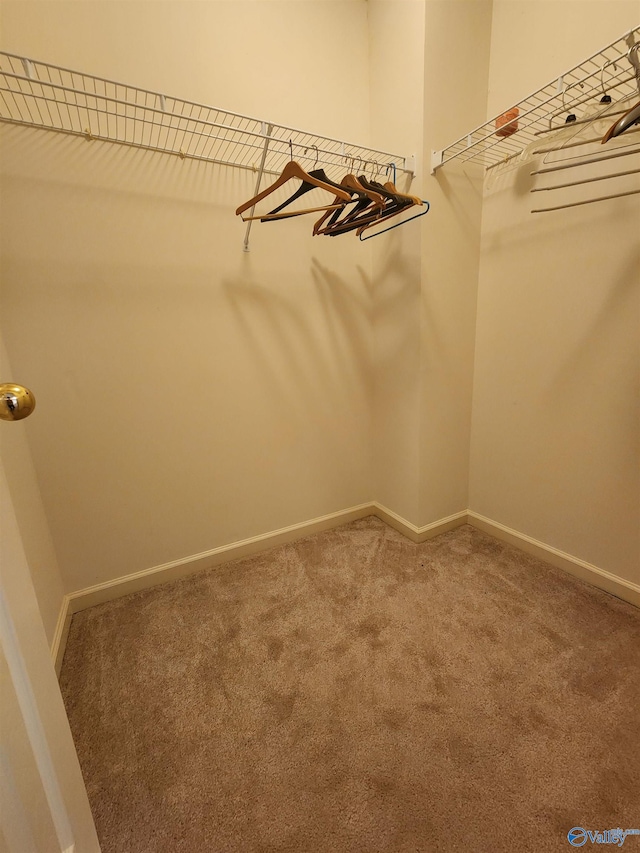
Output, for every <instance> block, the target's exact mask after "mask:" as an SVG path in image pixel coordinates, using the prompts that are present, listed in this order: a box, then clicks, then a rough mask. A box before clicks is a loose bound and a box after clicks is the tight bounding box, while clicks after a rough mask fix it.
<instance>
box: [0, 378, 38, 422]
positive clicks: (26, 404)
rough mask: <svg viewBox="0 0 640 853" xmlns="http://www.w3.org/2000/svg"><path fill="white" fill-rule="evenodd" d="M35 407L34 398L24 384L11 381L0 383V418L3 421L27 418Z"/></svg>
mask: <svg viewBox="0 0 640 853" xmlns="http://www.w3.org/2000/svg"><path fill="white" fill-rule="evenodd" d="M35 407H36V398H35V397H34V396H33V394H32V393H31V391H29V389H28V388H25V387H24V385H15V384H14V383H13V382H3V383H2V384H0V418H2V420H3V421H21V420H22V418H28V417H29V415H30V414H31V412H32V411H33V410H34V409H35Z"/></svg>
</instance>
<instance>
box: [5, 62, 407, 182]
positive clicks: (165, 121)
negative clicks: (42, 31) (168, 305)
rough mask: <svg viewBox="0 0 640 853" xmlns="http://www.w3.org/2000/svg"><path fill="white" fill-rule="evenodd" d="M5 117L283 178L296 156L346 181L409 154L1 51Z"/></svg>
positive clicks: (402, 162)
mask: <svg viewBox="0 0 640 853" xmlns="http://www.w3.org/2000/svg"><path fill="white" fill-rule="evenodd" d="M0 121H4V122H10V123H14V124H21V125H28V126H30V127H37V128H44V129H47V130H55V131H59V132H62V133H69V134H74V135H76V136H83V137H85V138H86V139H90V140H91V139H99V140H103V141H108V142H117V143H120V144H123V145H130V146H133V147H136V148H144V149H147V150H152V151H161V152H164V153H167V154H175V155H178V156H179V157H183V158H192V159H196V160H204V161H206V162H209V163H217V164H220V165H224V166H235V167H238V168H241V169H250V170H252V171H256V172H257V171H259V170H260V167H261V165H262V167H263V168H262V172H263V173H266V174H272V175H279V174H280V173H281V172H282V169H283V168H284V166H285V164H286V163H287V161H288V160H290V159H295V160H297V161H298V162H300V164H301V165H302V166H303V167H310V166H313V164H316V163H317V164H318V166H322V167H323V168H324V169H325V171H326V173H327V175H329V177H331V178H333V179H334V180H335V179H340V178H341V177H342V176H343V175H344V171H345V166H349V164H351V165H353V164H356V167H357V166H358V164H360V165H364V164H367V165H368V166H369V167H370V168H371V167H373V166H374V165H375V166H377V167H378V168H379V169H380V170H381V171H382V170H383V169H384V168H385V167H387V168H389V167H390V166H391V165H393V166H394V168H395V169H396V170H397V171H399V172H404V173H407V174H413V171H414V169H413V165H412V160H411V159H410V158H405V157H403V156H401V155H398V154H393V153H391V152H388V151H380V150H378V149H374V148H369V147H366V146H362V145H355V144H352V143H347V142H345V141H342V140H337V139H331V138H329V137H325V136H318V135H316V134H314V133H309V132H307V131H303V130H296V129H294V128H290V127H285V126H283V125H277V124H275V123H272V122H267V121H261V120H260V119H255V118H250V117H248V116H244V115H239V114H237V113H231V112H228V111H227V110H221V109H216V108H215V107H210V106H206V105H204V104H198V103H195V102H192V101H186V100H184V99H182V98H176V97H173V96H170V95H165V94H162V93H160V92H152V91H149V90H146V89H140V88H137V87H135V86H131V85H128V84H126V83H117V82H115V81H113V80H107V79H105V78H102V77H95V76H93V75H90V74H85V73H83V72H81V71H73V70H71V69H69V68H63V67H61V66H57V65H50V64H48V63H46V62H39V61H37V60H33V59H28V58H26V57H23V56H18V55H16V54H12V53H7V52H5V51H0Z"/></svg>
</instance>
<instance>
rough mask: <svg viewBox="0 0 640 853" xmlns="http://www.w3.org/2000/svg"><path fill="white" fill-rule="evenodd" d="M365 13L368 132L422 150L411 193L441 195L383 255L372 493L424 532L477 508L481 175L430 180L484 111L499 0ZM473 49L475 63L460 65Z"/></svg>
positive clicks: (380, 5)
mask: <svg viewBox="0 0 640 853" xmlns="http://www.w3.org/2000/svg"><path fill="white" fill-rule="evenodd" d="M369 9H370V13H369V14H370V21H371V22H372V54H371V65H372V78H371V80H372V83H371V92H372V106H371V110H372V130H374V131H375V136H376V138H378V137H379V136H380V137H381V138H382V139H383V140H384V139H387V140H388V142H387V143H386V144H388V145H392V146H395V149H398V146H402V144H404V145H405V146H406V145H407V143H408V144H409V145H411V146H413V148H410V149H409V150H411V151H414V152H415V153H416V155H417V167H418V168H417V177H416V179H415V180H414V181H413V183H412V185H411V189H410V191H411V192H412V193H413V194H418V195H420V196H421V198H424V199H427V200H428V201H429V202H430V203H431V210H430V212H429V213H428V214H427V215H426V216H425V217H424V218H422V219H420V220H418V221H416V222H414V223H411V224H410V225H407V226H406V227H404V228H402V229H398V230H396V231H393V232H391V233H390V234H388V235H385V236H384V237H382V238H380V239H379V240H376V241H375V246H374V256H373V257H374V282H375V291H374V300H375V301H374V304H375V319H374V331H375V355H376V360H375V396H374V418H373V420H374V448H375V462H374V476H375V497H376V499H377V500H378V501H379V502H380V503H382V504H383V505H385V506H387V507H388V508H390V509H392V510H394V511H395V512H397V513H399V514H400V515H401V516H403V517H404V518H406V519H407V520H408V521H410V522H412V523H413V524H414V525H416V526H418V527H420V526H423V525H426V524H430V523H432V522H434V521H438V520H440V519H442V518H446V517H447V516H449V515H452V514H454V513H458V512H462V511H464V510H466V508H467V505H468V468H469V465H468V462H469V437H470V424H471V386H472V378H473V355H474V332H475V307H476V304H475V300H476V289H477V279H478V262H479V235H480V215H481V205H482V185H481V176H480V175H478V174H477V172H476V173H475V174H474V173H473V172H471V171H469V170H467V171H466V172H464V173H458V172H456V170H455V169H454V170H449V171H448V173H447V175H444V174H442V173H441V174H440V175H439V176H438V178H433V177H432V176H431V175H430V174H429V168H430V167H429V164H430V159H431V148H432V147H436V146H437V145H438V143H439V144H440V145H442V144H444V142H445V140H448V139H449V138H450V137H451V135H452V134H457V135H459V134H460V133H462V132H464V129H465V127H466V126H467V122H469V121H473V120H474V119H475V120H476V122H480V121H482V120H483V118H484V115H485V110H486V97H487V75H488V67H489V42H490V33H491V3H490V2H489V0H487V2H477V0H469V1H468V2H456V3H451V2H445V0H429V2H426V3H422V2H415V3H413V2H403V3H394V2H383V0H377V2H376V0H374V2H370V3H369ZM470 52H473V55H474V64H473V68H471V67H470V66H469V65H466V64H465V63H463V62H456V63H452V62H451V56H452V55H456V56H459V55H467V54H468V53H470ZM400 55H402V57H403V61H402V62H400V63H399V62H397V61H396V58H397V57H398V56H400ZM452 104H455V106H456V108H455V110H454V109H452ZM400 150H403V149H402V147H401V148H400ZM404 150H406V148H405V149H404Z"/></svg>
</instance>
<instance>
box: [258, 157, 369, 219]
mask: <svg viewBox="0 0 640 853" xmlns="http://www.w3.org/2000/svg"><path fill="white" fill-rule="evenodd" d="M309 177H311V178H315V179H316V180H317V181H322V182H323V183H325V184H328V185H329V186H330V187H333V188H334V191H335V190H340V192H341V193H342V192H344V191H345V187H343V186H342V184H336V182H335V181H332V180H331V178H328V177H327V174H326V172H325V170H324V169H313V170H312V171H311V172H309ZM315 187H316V184H311V183H309V181H303V182H302V184H301V185H300V186H299V187H298V189H297V190H296V191H295V192H294V194H293V195H292V196H290V197H289V198H288V199H287V200H286V201H283V202H282V204H280V205H278V207H275V208H274V209H273V210H270V211H269V213H265V214H264V215H263V216H259V217H256V218H257V219H261V220H262V221H263V222H270V221H271V220H273V219H285V218H287V217H289V216H298V215H299V214H300V213H315V212H316V211H318V210H328V211H332V210H335V209H336V207H340V206H341V204H342V201H341V198H339V197H338V196H336V198H335V201H334V203H332V204H331V205H329V206H326V205H324V206H323V207H312V208H308V209H307V210H304V211H292V212H290V213H283V214H280V211H281V210H283V209H284V208H285V207H287V206H288V205H290V204H291V203H292V202H294V201H296V199H298V198H300V197H301V196H303V195H305V193H308V192H310V191H311V190H313V189H315ZM346 191H347V192H349V193H350V195H351V196H353V194H354V193H358V194H359V195H363V193H359V191H358V190H353V189H351V190H350V189H347V190H346ZM351 200H352V198H350V201H351ZM339 202H340V203H339ZM346 203H347V204H348V202H346Z"/></svg>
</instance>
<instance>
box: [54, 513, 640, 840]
mask: <svg viewBox="0 0 640 853" xmlns="http://www.w3.org/2000/svg"><path fill="white" fill-rule="evenodd" d="M61 684H62V689H63V693H64V697H65V702H66V706H67V710H68V713H69V718H70V721H71V728H72V730H73V734H74V737H75V742H76V745H77V749H78V754H79V757H80V762H81V765H82V769H83V773H84V777H85V780H86V783H87V788H88V792H89V797H90V801H91V805H92V808H93V812H94V815H95V820H96V825H97V828H98V833H99V836H100V839H101V843H102V849H103V853H205V851H206V853H209V851H211V853H276V851H283V853H284V851H287V853H329V851H332V853H431V851H443V853H454V851H465V853H494V851H495V853H502V852H503V851H504V853H514V851H537V852H538V851H556V850H557V851H567V850H571V849H573V847H572V846H571V845H570V844H569V842H568V840H567V832H568V831H569V830H570V829H571V828H572V827H575V826H581V827H584V828H585V829H587V830H591V831H594V830H605V829H611V828H617V827H621V828H623V829H626V828H640V610H637V609H636V608H634V607H633V606H631V605H628V604H626V603H624V602H622V601H619V600H618V599H616V598H614V597H612V596H608V595H607V594H605V593H602V592H600V591H598V590H596V589H594V588H592V587H589V586H587V585H586V584H583V583H581V582H580V581H577V580H575V579H574V578H572V577H570V576H567V575H565V574H564V573H562V572H561V571H559V570H557V569H555V568H553V567H551V566H548V565H547V564H545V563H542V562H540V561H538V560H536V559H534V558H532V557H529V556H527V555H525V554H523V553H521V552H519V551H517V550H515V549H512V548H510V547H509V546H507V545H504V544H503V543H501V542H498V541H497V540H495V539H492V538H490V537H488V536H486V535H484V534H482V533H480V532H479V531H477V530H475V529H473V528H471V527H469V526H465V527H461V528H459V529H457V530H454V531H452V532H450V533H446V534H443V535H441V536H439V537H437V538H435V539H432V540H430V541H428V542H426V543H424V544H422V545H415V544H413V543H411V542H410V541H408V540H407V539H405V538H404V537H403V536H401V535H400V534H399V533H397V532H396V531H394V530H392V529H391V528H389V527H388V526H387V525H385V524H383V523H382V522H381V521H379V520H378V519H376V518H373V517H370V518H366V519H363V520H361V521H357V522H354V523H351V524H348V525H346V526H344V527H341V528H338V529H336V530H333V531H330V532H326V533H321V534H318V535H315V536H312V537H309V538H306V539H303V540H301V541H299V542H297V543H295V544H292V545H287V546H283V547H280V548H277V549H274V550H272V551H270V552H268V553H265V554H263V555H260V556H258V557H255V558H251V559H247V560H243V561H236V562H234V563H229V564H227V565H225V566H223V567H218V568H215V569H212V570H210V571H208V572H205V573H201V574H198V575H196V576H193V577H190V578H188V579H185V580H182V581H179V582H176V583H173V584H167V585H165V586H162V587H156V588H155V589H152V590H147V591H145V592H141V593H136V594H134V595H130V596H128V597H126V598H121V599H119V600H117V601H113V602H110V603H108V604H104V605H101V606H99V607H94V608H92V609H90V610H86V611H84V612H81V613H78V614H76V615H75V616H74V617H73V622H72V626H71V633H70V636H69V642H68V646H67V650H66V654H65V658H64V666H63V670H62V676H61ZM591 846H592V845H591V842H587V847H589V848H590V847H591ZM585 849H586V848H585ZM605 849H613V848H612V847H609V848H605ZM624 849H626V850H628V851H629V852H630V853H633V851H639V853H640V838H639V837H630V838H628V839H627V840H626V842H625V844H624Z"/></svg>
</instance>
